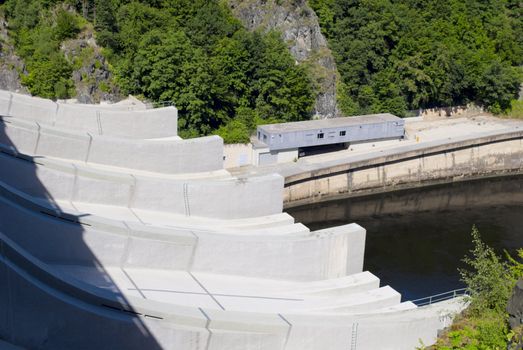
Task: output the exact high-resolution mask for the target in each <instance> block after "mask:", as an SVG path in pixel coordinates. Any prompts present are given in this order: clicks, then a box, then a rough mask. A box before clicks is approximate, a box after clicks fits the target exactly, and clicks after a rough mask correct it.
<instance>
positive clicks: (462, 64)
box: [309, 0, 523, 115]
mask: <svg viewBox="0 0 523 350" xmlns="http://www.w3.org/2000/svg"><path fill="white" fill-rule="evenodd" d="M309 3H310V5H311V6H312V7H313V8H314V10H315V11H316V13H317V14H318V16H319V17H320V25H321V26H322V30H323V31H324V34H325V35H326V36H327V38H328V40H329V45H330V47H331V49H332V50H333V51H334V55H335V59H336V61H337V66H338V70H339V72H340V74H341V77H342V81H343V84H341V85H340V86H339V98H340V101H339V103H340V105H341V108H342V111H343V112H345V113H346V114H349V115H350V114H363V113H369V112H378V111H390V112H393V113H396V114H399V115H402V114H403V113H404V112H405V110H408V109H417V108H419V107H425V108H426V107H433V106H452V105H460V104H465V103H468V102H476V103H478V104H480V105H484V106H486V107H487V108H488V109H490V110H491V111H493V112H501V111H502V110H504V109H507V108H509V106H510V101H511V99H513V98H515V97H516V94H517V92H518V90H519V84H520V82H521V81H522V79H521V69H520V68H518V67H520V66H521V65H522V64H523V1H521V0H364V1H357V0H309Z"/></svg>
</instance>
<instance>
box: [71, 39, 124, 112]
mask: <svg viewBox="0 0 523 350" xmlns="http://www.w3.org/2000/svg"><path fill="white" fill-rule="evenodd" d="M61 50H62V51H63V53H64V55H65V57H66V58H67V60H68V61H69V62H72V64H73V67H74V70H73V81H74V85H75V88H76V96H75V99H76V100H77V101H78V102H80V103H99V102H100V101H109V102H117V101H119V100H121V99H122V96H121V94H120V91H119V89H118V87H117V86H116V84H115V83H114V81H113V76H112V73H111V72H110V70H109V64H108V62H107V60H106V59H105V57H104V56H103V55H102V52H101V48H100V47H99V46H98V45H97V44H96V41H95V39H94V35H93V32H92V30H85V31H83V32H82V33H80V35H79V36H78V38H76V39H73V40H68V41H66V42H64V43H63V44H62V46H61Z"/></svg>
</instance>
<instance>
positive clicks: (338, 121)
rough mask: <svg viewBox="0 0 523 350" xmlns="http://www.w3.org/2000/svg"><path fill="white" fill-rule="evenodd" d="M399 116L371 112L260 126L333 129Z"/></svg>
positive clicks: (278, 130) (279, 129)
mask: <svg viewBox="0 0 523 350" xmlns="http://www.w3.org/2000/svg"><path fill="white" fill-rule="evenodd" d="M400 120H402V119H401V118H399V117H396V116H395V115H393V114H390V113H381V114H369V115H362V116H355V117H341V118H329V119H318V120H307V121H302V122H291V123H281V124H265V125H259V126H258V128H259V129H261V130H263V131H266V132H268V133H271V134H272V133H286V132H295V131H306V130H318V129H331V128H342V127H345V126H354V125H362V124H377V123H383V122H390V121H400Z"/></svg>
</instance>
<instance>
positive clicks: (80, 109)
mask: <svg viewBox="0 0 523 350" xmlns="http://www.w3.org/2000/svg"><path fill="white" fill-rule="evenodd" d="M0 115H1V116H4V117H12V118H16V119H22V120H28V121H35V122H38V123H40V124H43V125H48V126H55V127H57V128H63V129H70V130H75V131H77V132H80V131H81V132H85V133H90V134H93V135H110V136H118V137H128V138H138V139H140V138H142V139H148V138H162V137H172V136H176V135H177V132H178V110H177V109H176V108H175V107H165V108H157V109H149V110H141V111H129V110H122V107H118V106H100V105H70V104H63V103H56V102H54V101H51V100H46V99H42V98H37V97H31V96H26V95H20V94H16V93H10V92H6V91H1V90H0Z"/></svg>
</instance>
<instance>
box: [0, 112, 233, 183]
mask: <svg viewBox="0 0 523 350" xmlns="http://www.w3.org/2000/svg"><path fill="white" fill-rule="evenodd" d="M0 127H1V128H3V129H4V130H3V132H2V133H0V143H1V144H3V145H5V146H6V147H8V148H11V149H12V151H13V152H14V153H22V154H27V155H35V156H40V155H41V156H48V157H55V158H62V159H69V160H75V161H81V162H87V163H97V164H103V165H109V166H115V167H121V168H128V169H136V170H145V171H151V172H159V173H167V174H177V173H196V172H206V171H214V170H220V169H223V140H222V139H221V138H220V137H219V136H208V137H200V138H195V139H189V140H161V139H160V140H135V139H126V138H117V137H109V136H99V135H91V134H88V133H73V132H67V131H62V130H59V129H55V128H47V127H42V126H40V125H39V124H38V123H35V122H26V121H18V120H17V121H13V120H11V121H7V120H5V119H4V120H0Z"/></svg>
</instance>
